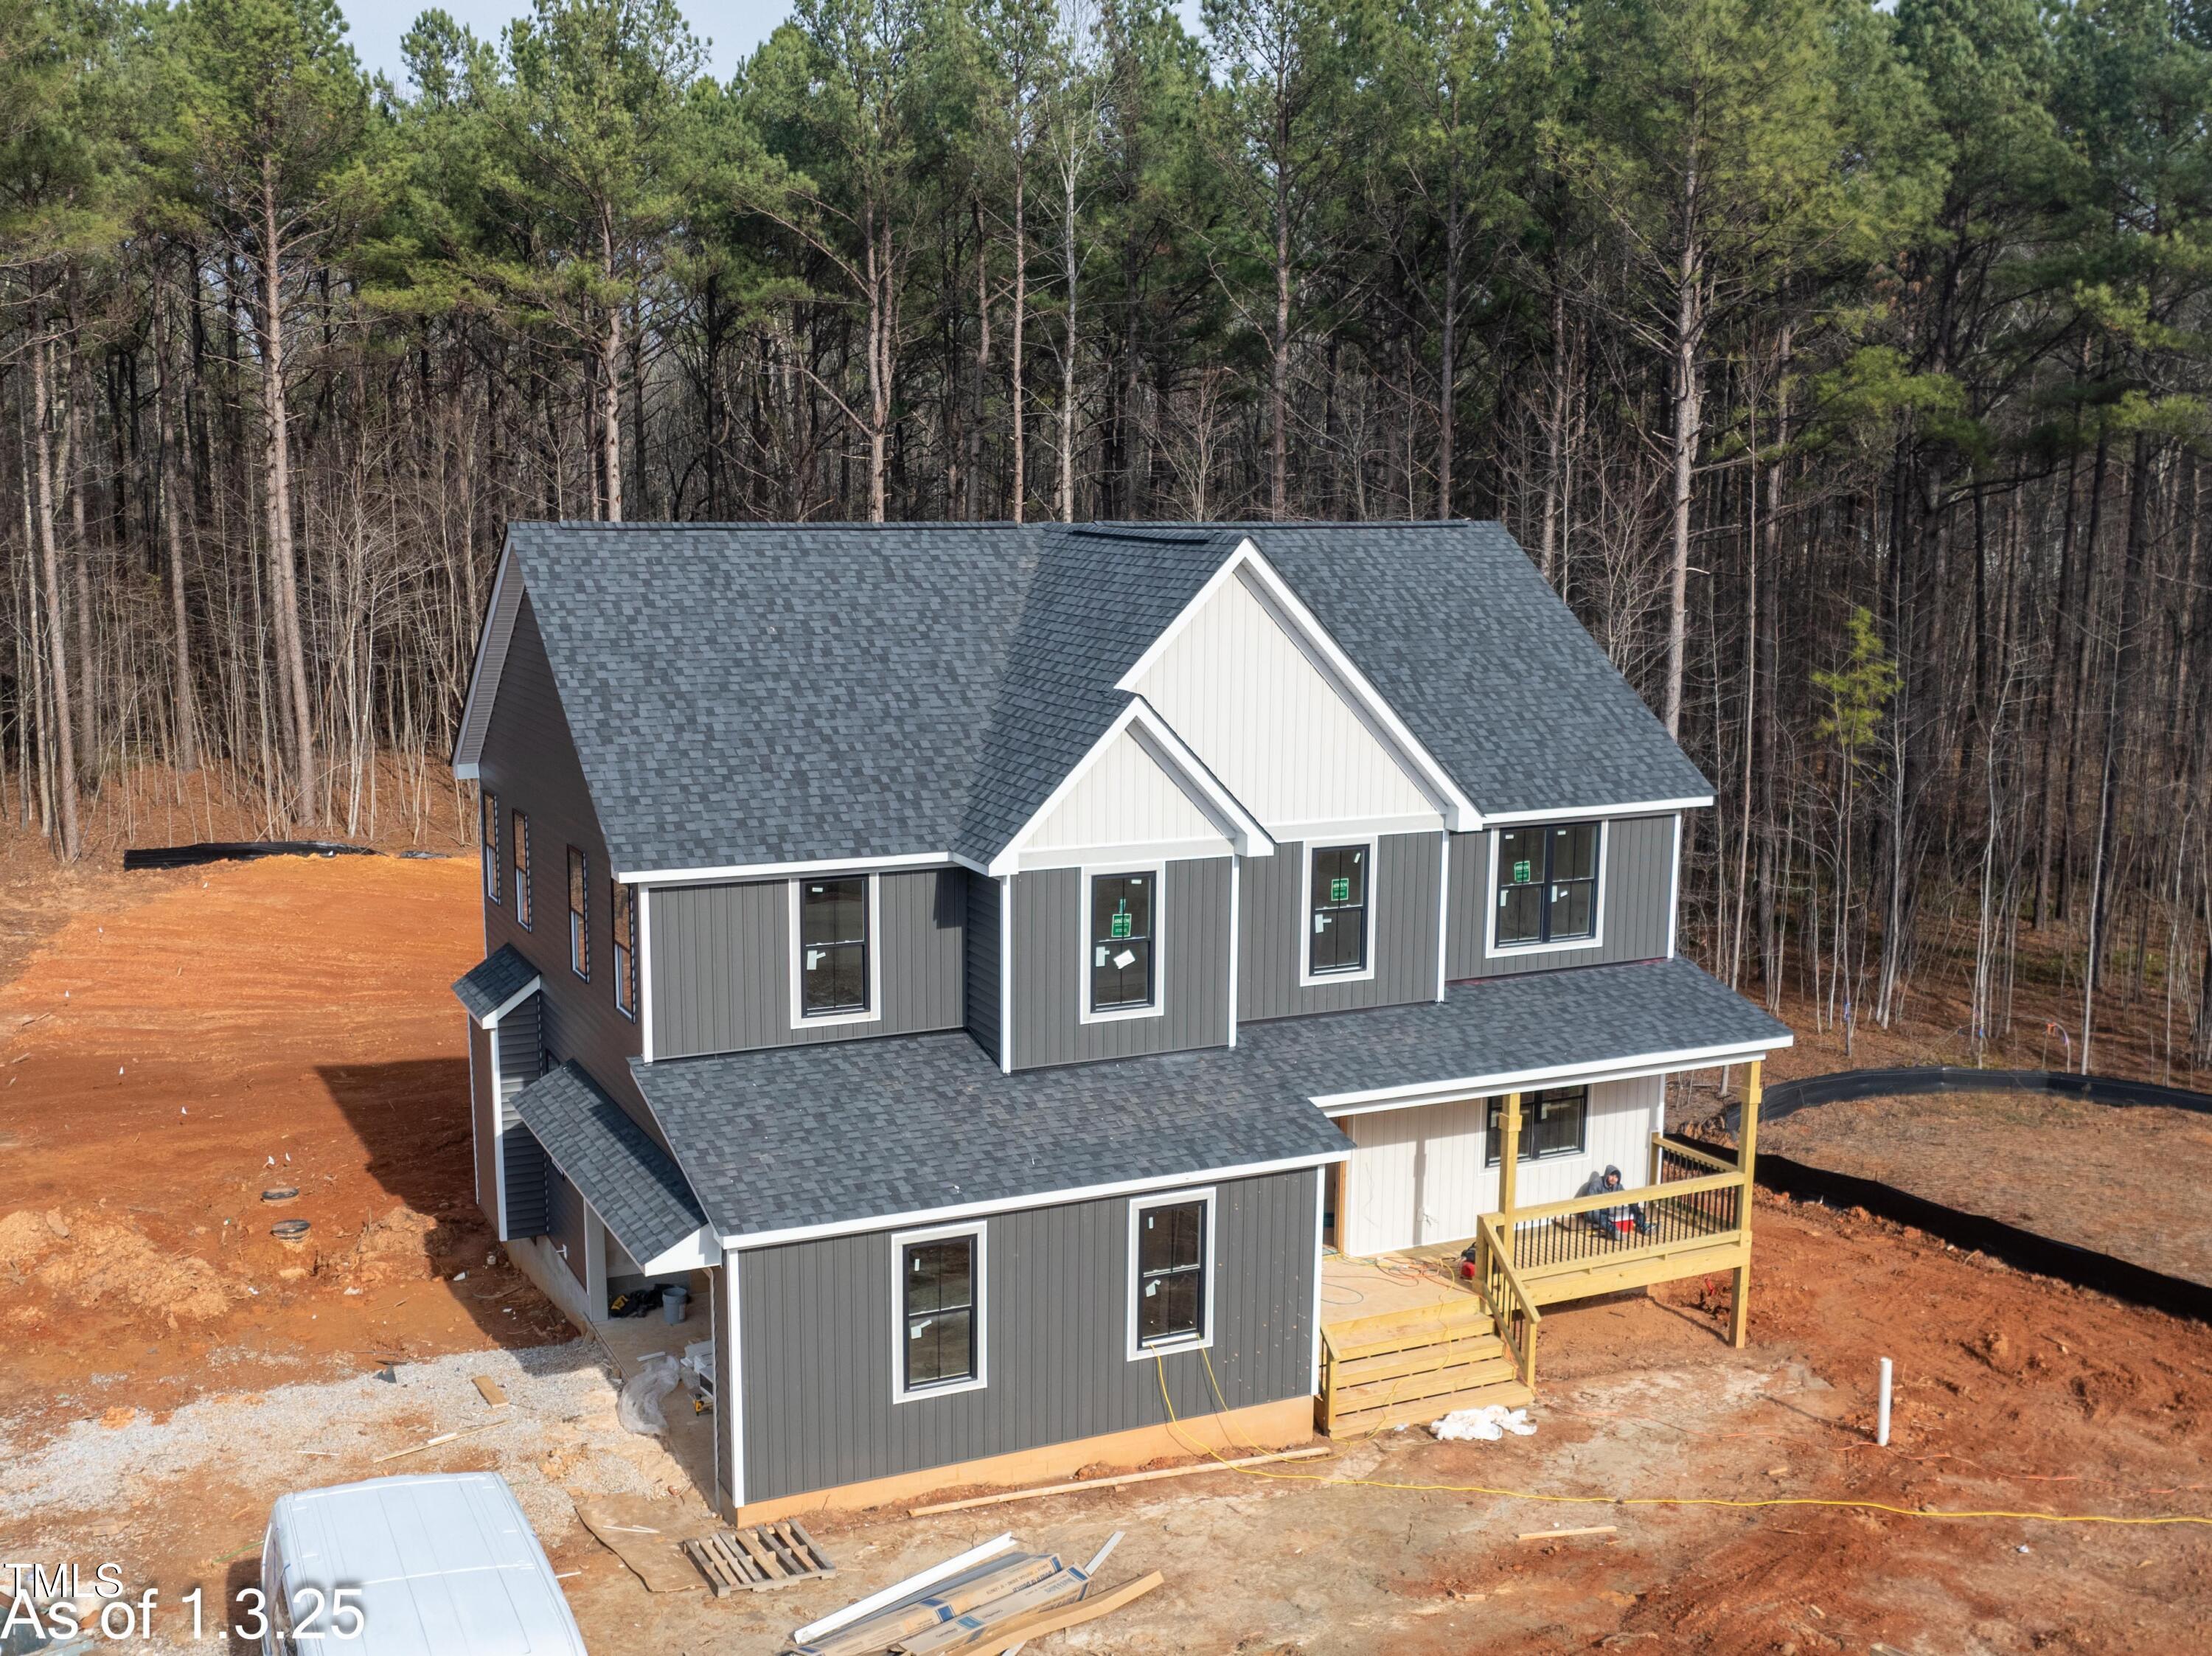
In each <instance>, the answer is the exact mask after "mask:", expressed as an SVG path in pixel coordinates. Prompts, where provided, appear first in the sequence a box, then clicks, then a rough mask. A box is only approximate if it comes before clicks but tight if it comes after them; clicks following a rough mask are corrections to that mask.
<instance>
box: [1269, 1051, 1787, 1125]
mask: <svg viewBox="0 0 2212 1656" xmlns="http://www.w3.org/2000/svg"><path fill="white" fill-rule="evenodd" d="M1794 1040H1795V1038H1794V1037H1792V1036H1790V1035H1787V1034H1784V1035H1783V1036H1781V1037H1779V1038H1778V1039H1776V1040H1744V1041H1736V1042H1734V1043H1732V1044H1730V1045H1728V1046H1692V1047H1685V1048H1683V1049H1682V1050H1680V1051H1679V1052H1644V1053H1638V1054H1637V1055H1634V1056H1632V1057H1628V1058H1619V1059H1597V1060H1596V1061H1595V1062H1592V1063H1587V1064H1559V1065H1552V1066H1550V1067H1549V1068H1546V1069H1540V1070H1510V1071H1498V1072H1497V1073H1496V1074H1493V1075H1485V1076H1466V1077H1460V1078H1458V1079H1455V1080H1449V1081H1422V1082H1415V1083H1412V1084H1410V1085H1407V1086H1404V1087H1378V1088H1376V1089H1375V1090H1373V1091H1372V1092H1358V1093H1328V1094H1324V1095H1321V1096H1318V1097H1316V1098H1314V1099H1312V1100H1310V1102H1311V1103H1312V1105H1313V1107H1315V1108H1316V1109H1317V1110H1319V1111H1320V1112H1321V1113H1322V1114H1324V1115H1326V1116H1328V1118H1329V1119H1331V1120H1337V1119H1341V1118H1343V1117H1345V1116H1348V1115H1367V1114H1370V1113H1373V1112H1375V1111H1376V1110H1402V1109H1411V1108H1413V1107H1417V1106H1419V1105H1423V1104H1443V1103H1448V1102H1453V1101H1459V1100H1462V1099H1468V1098H1483V1097H1492V1096H1495V1095H1497V1094H1499V1093H1512V1092H1528V1091H1533V1090H1534V1089H1537V1088H1541V1087H1553V1086H1560V1085H1565V1084H1571V1085H1576V1086H1583V1085H1588V1086H1596V1085H1598V1084H1600V1083H1603V1082H1608V1081H1633V1080H1635V1079H1636V1078H1637V1077H1638V1076H1653V1075H1671V1074H1673V1073H1674V1071H1677V1070H1702V1069H1709V1068H1711V1066H1713V1065H1717V1064H1741V1063H1743V1062H1745V1061H1746V1060H1747V1059H1759V1058H1764V1057H1765V1056H1766V1055H1767V1054H1768V1053H1769V1052H1779V1051H1780V1050H1781V1049H1782V1048H1784V1047H1785V1046H1791V1045H1793V1044H1794Z"/></svg>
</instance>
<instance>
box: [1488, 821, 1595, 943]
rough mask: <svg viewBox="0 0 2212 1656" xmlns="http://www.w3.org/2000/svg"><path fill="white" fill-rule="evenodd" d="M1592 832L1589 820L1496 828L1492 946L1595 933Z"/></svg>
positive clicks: (1569, 938)
mask: <svg viewBox="0 0 2212 1656" xmlns="http://www.w3.org/2000/svg"><path fill="white" fill-rule="evenodd" d="M1598 837H1599V829H1598V825H1597V824H1596V823H1595V822H1562V823H1549V824H1541V825H1539V826H1535V827H1532V828H1500V829H1499V830H1498V931H1497V937H1496V944H1497V947H1498V948H1500V949H1510V948H1513V947H1516V945H1527V944H1529V943H1565V942H1571V941H1573V940H1575V939H1577V938H1583V937H1596V936H1597V863H1598Z"/></svg>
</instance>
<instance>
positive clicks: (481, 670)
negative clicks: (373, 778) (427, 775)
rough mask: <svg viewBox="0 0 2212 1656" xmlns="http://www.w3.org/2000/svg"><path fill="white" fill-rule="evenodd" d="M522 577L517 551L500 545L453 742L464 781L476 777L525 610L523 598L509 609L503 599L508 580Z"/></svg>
mask: <svg viewBox="0 0 2212 1656" xmlns="http://www.w3.org/2000/svg"><path fill="white" fill-rule="evenodd" d="M520 579H522V577H521V576H520V575H519V574H517V573H515V568H514V553H513V550H512V549H509V548H507V547H501V549H500V555H499V572H498V573H497V574H495V575H494V576H493V577H492V583H491V608H490V609H489V610H486V611H485V612H484V629H483V635H482V636H481V637H479V638H478V639H477V659H476V664H475V665H474V666H473V667H471V669H470V670H469V693H468V695H467V697H466V698H465V700H464V701H462V703H461V722H460V724H459V727H458V734H457V735H456V737H455V738H454V743H453V774H454V775H455V776H457V777H459V779H461V780H462V781H464V782H473V781H475V780H476V778H477V767H478V765H479V764H480V763H481V761H483V739H484V733H485V732H486V731H489V729H490V728H491V710H492V704H493V702H494V701H496V700H497V698H498V695H499V676H500V674H501V673H502V672H504V671H505V670H506V669H507V645H508V644H509V643H510V642H511V641H512V640H513V637H514V622H515V617H516V616H519V615H520V614H521V613H522V605H521V604H520V602H518V603H517V604H515V606H514V608H513V610H508V609H507V606H506V605H505V604H503V603H502V602H501V599H503V598H504V597H506V594H507V582H508V581H510V580H513V581H520ZM479 712H481V713H482V717H481V718H479V717H478V713H479Z"/></svg>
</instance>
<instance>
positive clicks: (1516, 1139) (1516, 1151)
mask: <svg viewBox="0 0 2212 1656" xmlns="http://www.w3.org/2000/svg"><path fill="white" fill-rule="evenodd" d="M1499 1125H1501V1126H1502V1127H1503V1128H1504V1133H1505V1143H1504V1144H1502V1145H1501V1146H1499V1148H1498V1211H1499V1212H1500V1213H1503V1214H1505V1215H1507V1216H1508V1219H1507V1222H1506V1223H1505V1224H1504V1226H1503V1227H1501V1228H1503V1229H1504V1232H1505V1234H1506V1235H1507V1237H1509V1238H1510V1237H1511V1236H1512V1234H1513V1226H1512V1222H1511V1219H1510V1216H1511V1214H1512V1212H1513V1210H1514V1208H1515V1207H1516V1206H1517V1205H1518V1198H1519V1196H1520V1193H1521V1191H1520V1186H1521V1095H1520V1094H1518V1093H1508V1094H1506V1095H1505V1114H1504V1119H1502V1120H1501V1122H1500V1123H1499Z"/></svg>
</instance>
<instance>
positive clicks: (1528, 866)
mask: <svg viewBox="0 0 2212 1656" xmlns="http://www.w3.org/2000/svg"><path fill="white" fill-rule="evenodd" d="M1535 877H1536V865H1535V864H1534V863H1532V862H1530V861H1529V860H1528V858H1525V857H1524V858H1522V859H1521V860H1520V861H1518V862H1516V863H1515V864H1513V883H1514V884H1516V885H1526V884H1528V882H1529V881H1531V880H1533V879H1534V878H1535Z"/></svg>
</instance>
